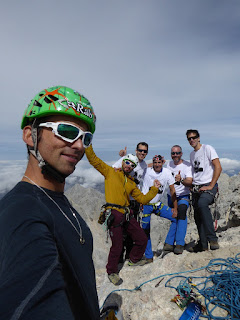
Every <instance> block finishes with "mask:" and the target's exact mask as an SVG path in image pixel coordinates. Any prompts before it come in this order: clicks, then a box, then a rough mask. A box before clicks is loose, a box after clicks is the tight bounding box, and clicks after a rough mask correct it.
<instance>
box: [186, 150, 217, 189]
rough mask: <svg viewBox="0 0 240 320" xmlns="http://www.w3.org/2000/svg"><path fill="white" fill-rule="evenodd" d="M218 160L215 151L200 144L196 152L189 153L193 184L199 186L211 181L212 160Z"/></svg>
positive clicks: (212, 171)
mask: <svg viewBox="0 0 240 320" xmlns="http://www.w3.org/2000/svg"><path fill="white" fill-rule="evenodd" d="M214 159H218V155H217V152H216V150H215V149H214V148H213V147H212V146H210V145H205V144H202V146H201V148H200V149H199V150H197V151H195V150H193V151H192V152H191V153H190V162H191V165H192V171H193V184H196V185H201V184H206V183H209V182H211V181H212V177H213V173H214V165H213V163H212V160H214Z"/></svg>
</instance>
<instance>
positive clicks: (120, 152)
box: [119, 147, 127, 157]
mask: <svg viewBox="0 0 240 320" xmlns="http://www.w3.org/2000/svg"><path fill="white" fill-rule="evenodd" d="M126 154H127V147H125V148H124V149H122V150H120V151H119V155H120V157H124V156H125V155H126Z"/></svg>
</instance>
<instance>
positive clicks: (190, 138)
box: [187, 136, 198, 141]
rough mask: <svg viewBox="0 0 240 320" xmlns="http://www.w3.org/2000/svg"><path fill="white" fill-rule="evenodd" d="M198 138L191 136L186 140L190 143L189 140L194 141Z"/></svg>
mask: <svg viewBox="0 0 240 320" xmlns="http://www.w3.org/2000/svg"><path fill="white" fill-rule="evenodd" d="M197 138H198V136H193V137H189V138H187V139H188V141H190V140H195V139H197Z"/></svg>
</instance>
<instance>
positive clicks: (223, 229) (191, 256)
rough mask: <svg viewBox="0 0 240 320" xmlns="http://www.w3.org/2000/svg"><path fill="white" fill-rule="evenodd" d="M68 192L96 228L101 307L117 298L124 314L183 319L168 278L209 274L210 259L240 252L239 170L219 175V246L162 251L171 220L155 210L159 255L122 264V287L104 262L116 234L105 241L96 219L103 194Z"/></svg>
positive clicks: (192, 232) (193, 236)
mask: <svg viewBox="0 0 240 320" xmlns="http://www.w3.org/2000/svg"><path fill="white" fill-rule="evenodd" d="M66 194H67V196H68V198H69V199H70V201H71V202H72V204H73V206H74V207H75V208H76V209H77V210H78V211H79V213H80V214H81V215H82V217H83V218H84V219H85V220H86V222H87V223H88V225H89V227H90V229H91V231H92V233H93V238H94V253H93V258H94V263H95V269H96V281H97V290H98V295H99V306H100V307H101V306H102V305H103V303H104V302H105V303H106V304H111V303H117V304H118V305H119V306H120V307H121V310H122V313H123V317H124V319H125V320H156V319H157V320H161V319H162V320H166V319H167V320H175V319H179V317H180V316H181V314H182V310H181V309H180V308H179V307H178V306H177V304H176V303H173V302H171V299H172V298H173V297H174V296H175V295H176V294H177V292H176V290H175V289H173V288H168V287H165V283H166V281H167V280H168V279H169V278H171V277H172V276H173V275H177V274H179V275H181V276H186V277H190V276H191V277H196V276H208V275H209V272H208V271H207V270H206V268H204V267H206V266H207V265H208V263H209V261H211V260H212V259H227V258H229V257H231V258H234V257H235V256H236V255H237V254H238V253H239V252H240V249H239V242H240V236H239V234H240V175H237V176H233V177H229V176H227V175H226V174H222V175H221V177H220V179H219V197H218V199H217V202H216V206H215V205H213V206H212V213H213V215H217V218H218V229H217V234H218V238H219V244H220V249H219V250H215V251H211V250H209V251H206V252H202V253H190V252H188V251H186V250H184V252H183V254H181V255H175V254H173V253H169V254H167V255H165V256H163V254H162V246H163V244H164V239H165V237H166V234H167V231H168V228H169V225H170V223H169V221H168V220H165V219H162V218H159V217H157V216H155V215H153V216H152V221H151V238H152V244H153V250H154V252H155V256H154V261H153V263H150V264H148V265H145V266H142V267H129V266H128V264H127V262H125V263H124V264H123V265H119V269H120V273H119V275H120V276H121V277H122V279H123V283H122V284H121V285H120V286H119V287H116V286H114V285H113V284H111V283H110V282H109V280H108V278H107V274H106V270H105V265H106V262H107V257H108V252H109V248H110V245H111V240H110V239H109V241H108V243H106V232H105V231H104V230H103V228H102V226H101V225H99V224H98V223H97V220H98V216H99V214H100V210H101V206H102V204H104V203H105V197H104V195H103V194H101V193H100V192H97V191H96V190H94V189H85V188H83V187H81V186H80V185H75V186H74V187H72V188H71V189H69V190H68V191H67V192H66ZM214 212H215V214H214ZM188 215H189V218H188V231H187V235H186V239H185V240H186V243H191V242H193V241H196V240H197V239H198V234H197V230H196V226H195V223H194V220H193V217H192V214H191V212H189V213H188ZM238 267H239V266H238ZM175 281H176V280H175ZM175 285H177V283H175ZM136 288H138V289H137V290H136ZM116 290H117V291H116ZM118 290H119V291H118ZM113 291H114V292H113ZM217 315H218V316H221V317H223V318H224V317H226V313H225V314H224V312H223V311H222V310H220V311H219V310H218V311H217Z"/></svg>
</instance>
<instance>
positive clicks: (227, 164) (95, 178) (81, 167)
mask: <svg viewBox="0 0 240 320" xmlns="http://www.w3.org/2000/svg"><path fill="white" fill-rule="evenodd" d="M167 161H169V160H167V159H166V163H167ZM147 162H148V163H149V162H151V160H148V161H147ZM220 162H221V165H222V167H223V171H224V172H225V173H227V174H228V175H234V174H238V172H240V161H239V160H231V159H228V158H221V159H220ZM107 163H108V164H109V165H112V164H113V163H114V161H108V162H107ZM26 164H27V161H24V160H23V161H0V194H3V193H6V192H7V191H9V190H10V189H12V188H13V187H14V185H15V184H16V183H17V182H18V181H20V180H21V179H22V176H23V174H24V172H25V169H26ZM66 183H67V185H68V186H69V185H74V184H76V183H80V184H81V185H82V186H83V187H85V188H96V187H97V188H98V187H99V186H100V185H102V184H103V183H104V177H103V176H102V175H101V174H100V173H99V172H98V171H97V170H95V169H94V168H93V167H92V166H90V164H89V163H88V161H87V160H81V161H80V162H79V163H78V165H77V167H76V170H75V171H74V173H73V174H72V175H70V176H69V177H68V178H67V180H66ZM101 189H103V188H101Z"/></svg>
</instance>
